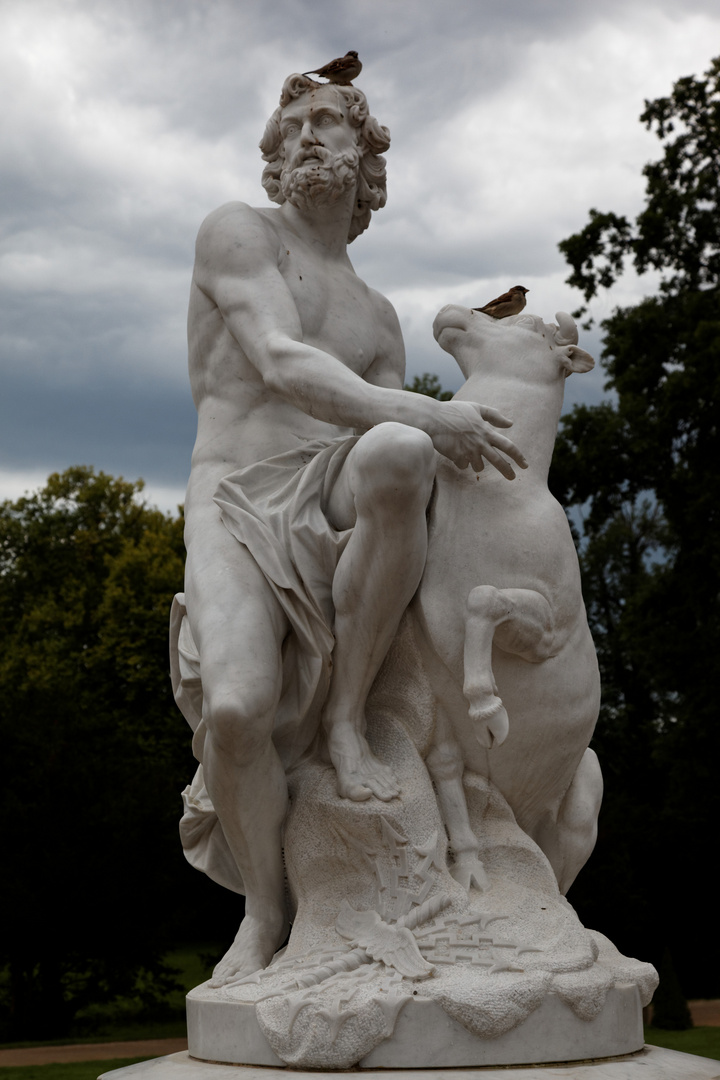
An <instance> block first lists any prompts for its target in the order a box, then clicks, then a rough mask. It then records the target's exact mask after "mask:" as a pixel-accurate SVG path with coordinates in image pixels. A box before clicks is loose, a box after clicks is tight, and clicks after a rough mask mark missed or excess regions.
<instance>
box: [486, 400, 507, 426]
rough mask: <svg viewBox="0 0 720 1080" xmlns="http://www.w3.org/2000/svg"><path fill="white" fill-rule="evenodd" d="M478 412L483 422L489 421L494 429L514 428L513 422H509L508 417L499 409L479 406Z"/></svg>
mask: <svg viewBox="0 0 720 1080" xmlns="http://www.w3.org/2000/svg"><path fill="white" fill-rule="evenodd" d="M478 412H479V413H480V415H481V416H482V418H483V420H487V422H488V424H492V425H493V427H512V424H513V422H512V420H508V418H507V416H505V415H504V414H503V413H501V412H500V411H499V410H498V409H493V408H492V406H491V405H478Z"/></svg>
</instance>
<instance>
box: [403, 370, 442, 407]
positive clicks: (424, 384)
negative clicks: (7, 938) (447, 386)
mask: <svg viewBox="0 0 720 1080" xmlns="http://www.w3.org/2000/svg"><path fill="white" fill-rule="evenodd" d="M404 389H405V390H411V391H412V393H413V394H425V396H426V397H432V398H436V399H437V400H438V401H449V400H450V398H451V397H452V396H453V395H452V390H443V388H442V386H441V385H440V380H439V379H438V377H437V375H431V374H430V372H429V371H426V372H425V373H424V374H423V375H416V376H415V377H414V378H413V381H412V384H410V383H408V384H406V385H405V387H404Z"/></svg>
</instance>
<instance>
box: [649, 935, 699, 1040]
mask: <svg viewBox="0 0 720 1080" xmlns="http://www.w3.org/2000/svg"><path fill="white" fill-rule="evenodd" d="M658 975H659V976H660V982H659V984H658V988H657V990H656V991H655V993H654V995H653V1000H652V1007H653V1013H652V1023H653V1027H655V1028H662V1029H663V1030H665V1031H686V1030H687V1029H688V1028H691V1027H692V1026H693V1022H692V1017H691V1015H690V1009H689V1008H688V1003H687V1001H686V1000H685V995H684V994H683V992H682V990H681V988H680V982H679V980H678V977H677V974H676V972H675V967H674V965H673V962H672V956H671V955H670V950H669V949H665V951H664V952H663V957H662V960H661V961H660V966H659V968H658Z"/></svg>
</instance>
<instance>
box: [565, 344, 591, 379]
mask: <svg viewBox="0 0 720 1080" xmlns="http://www.w3.org/2000/svg"><path fill="white" fill-rule="evenodd" d="M558 352H559V353H560V365H561V366H562V367H563V368H564V370H565V374H566V375H572V373H573V372H574V371H575V372H577V374H578V375H582V373H583V372H585V371H592V369H593V368H594V367H595V361H594V360H593V358H592V356H591V355H590V353H586V352H585V350H584V349H579V348H578V347H577V345H563V347H562V348H561V349H558Z"/></svg>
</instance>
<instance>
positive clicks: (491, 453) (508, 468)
mask: <svg viewBox="0 0 720 1080" xmlns="http://www.w3.org/2000/svg"><path fill="white" fill-rule="evenodd" d="M485 457H486V458H487V460H488V461H489V462H490V464H491V465H494V466H495V468H496V469H497V471H498V472H500V473H502V474H503V476H504V477H505V479H506V480H514V479H515V470H514V469H513V467H512V465H511V464H510V462H509V461H506V459H505V458H504V457H503V456H502V454H498V453H497V451H496V450H492V449H488V450H486V451H485Z"/></svg>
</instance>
